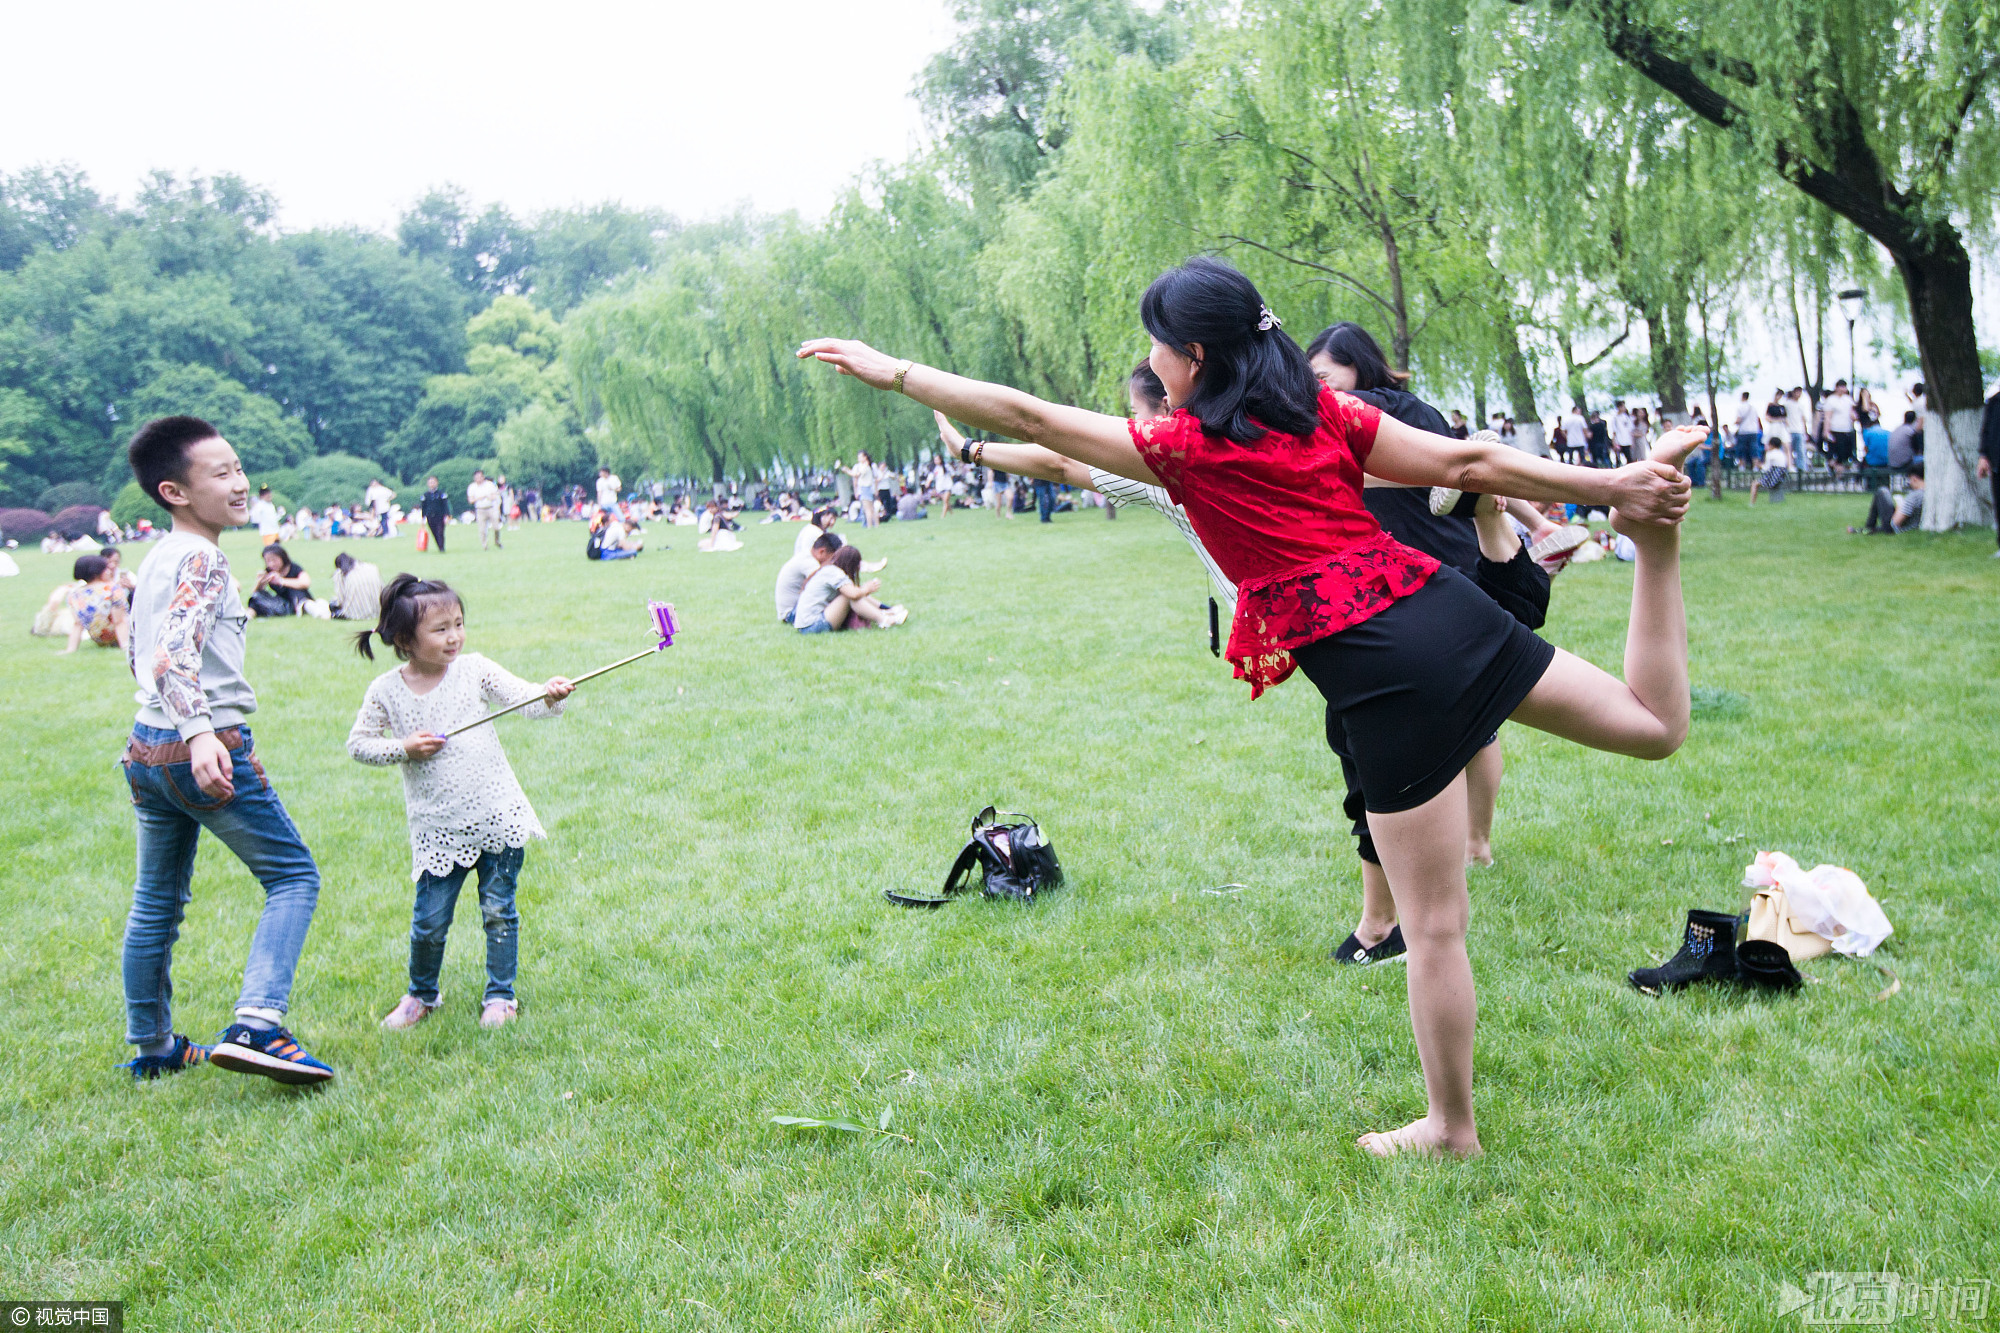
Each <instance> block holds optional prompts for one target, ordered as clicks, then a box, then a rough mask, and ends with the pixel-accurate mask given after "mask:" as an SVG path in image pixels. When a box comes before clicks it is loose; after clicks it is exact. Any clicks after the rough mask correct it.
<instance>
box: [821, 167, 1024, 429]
mask: <svg viewBox="0 0 2000 1333" xmlns="http://www.w3.org/2000/svg"><path fill="white" fill-rule="evenodd" d="M978 252H979V233H978V229H977V227H976V226H975V224H974V220H973V218H972V214H971V209H970V206H969V205H968V204H967V203H966V202H965V201H964V200H962V199H960V198H958V197H955V196H954V195H953V193H952V192H951V191H950V190H949V189H947V188H946V186H945V183H944V182H943V180H942V179H940V177H939V174H938V172H937V170H936V167H935V164H933V163H930V162H927V161H923V160H918V161H915V162H911V163H908V164H905V165H904V166H901V167H898V168H894V169H891V170H885V171H879V172H876V173H874V174H872V175H871V176H869V177H867V178H865V179H863V180H862V181H861V182H859V183H858V184H857V185H856V186H855V187H854V188H853V189H852V190H850V191H849V192H848V194H847V195H846V196H845V197H844V198H843V199H842V200H841V201H840V202H839V203H838V204H837V205H836V206H835V207H834V209H833V211H832V213H831V214H830V215H829V216H828V218H827V220H826V222H825V223H824V224H823V225H822V226H821V227H820V228H818V229H816V230H814V231H812V232H810V233H799V234H797V235H795V236H794V237H793V238H792V240H791V243H790V247H789V252H788V255H787V258H786V261H785V268H786V272H787V273H788V274H790V280H791V281H792V282H793V283H794V284H795V286H796V291H797V301H798V306H799V309H800V311H801V317H802V319H803V320H804V321H805V323H804V324H802V325H801V327H799V328H798V329H797V331H796V334H795V336H794V337H793V338H792V341H791V345H792V346H794V347H796V346H797V343H798V338H799V337H804V336H812V335H826V336H837V337H844V338H860V339H863V340H865V341H867V342H870V343H873V344H874V345H876V346H877V347H881V348H883V349H884V350H887V351H893V352H896V353H898V354H899V355H902V356H907V357H912V358H915V359H916V360H919V361H923V362H925V363H926V364H929V365H934V366H937V367H939V368H941V369H945V370H951V371H955V372H958V373H962V374H968V375H977V376H982V377H985V378H997V379H1013V378H1016V374H1015V372H1016V370H1017V366H1016V365H1015V364H1014V362H1013V359H1012V356H1011V354H1010V352H1009V348H1008V343H1009V339H1008V338H1007V336H1006V335H1005V332H1004V329H1003V324H1004V321H1003V320H1002V319H1001V317H1000V312H999V309H998V306H997V304H996V303H995V301H994V300H993V298H992V297H991V296H990V294H989V293H988V292H987V291H986V290H985V289H984V287H983V285H982V284H981V282H980V280H979V275H978V271H977V257H978ZM814 379H815V381H816V382H817V383H819V384H820V385H821V386H823V387H822V388H821V389H815V390H814V391H813V399H812V401H813V416H812V423H811V430H812V433H813V438H814V442H815V448H816V450H817V451H818V454H820V455H822V456H829V455H830V456H837V457H842V458H851V457H853V454H854V451H855V450H857V449H865V450H867V451H868V452H869V453H871V454H873V455H874V456H875V457H876V458H878V459H880V458H884V457H887V458H890V459H894V460H897V461H902V460H905V459H908V458H910V457H912V456H913V455H915V454H917V453H918V452H920V451H922V450H925V449H927V448H930V447H931V446H933V445H934V444H935V442H936V439H937V431H936V427H935V426H934V425H933V424H932V422H931V417H930V414H929V413H928V412H926V411H924V410H923V409H922V408H921V407H919V406H918V405H917V404H915V403H913V402H910V401H909V400H907V399H903V398H901V397H896V396H885V395H882V394H878V393H872V392H870V391H868V390H866V389H862V388H860V387H858V386H856V385H854V384H853V383H852V382H851V381H848V382H842V381H841V380H839V379H838V378H836V377H830V376H818V377H814Z"/></svg>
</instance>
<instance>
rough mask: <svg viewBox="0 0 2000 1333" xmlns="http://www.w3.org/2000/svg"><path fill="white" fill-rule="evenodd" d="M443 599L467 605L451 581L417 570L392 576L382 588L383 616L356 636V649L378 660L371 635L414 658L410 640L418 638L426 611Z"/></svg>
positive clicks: (401, 654) (461, 606) (401, 656)
mask: <svg viewBox="0 0 2000 1333" xmlns="http://www.w3.org/2000/svg"><path fill="white" fill-rule="evenodd" d="M443 602H450V603H451V604H452V605H454V606H456V607H458V608H459V610H460V611H463V610H464V609H465V600H464V599H463V598H462V597H460V596H459V595H458V594H457V593H456V592H453V591H452V588H451V585H450V584H448V583H446V582H445V581H444V580H442V579H420V578H418V577H417V576H416V575H415V574H398V575H396V577H395V578H393V579H390V580H389V586H388V587H386V588H384V589H382V616H381V619H379V620H377V621H376V622H375V628H374V629H372V630H370V629H365V630H362V631H361V632H360V633H359V634H357V635H355V636H354V651H355V652H357V653H360V654H361V655H362V656H363V657H365V658H367V659H368V660H369V661H371V662H372V661H374V660H375V650H374V649H373V648H372V647H370V646H369V643H368V638H369V636H370V635H373V636H375V637H376V638H378V639H380V640H382V642H383V643H385V644H387V645H389V647H391V648H393V649H395V650H396V656H397V658H399V659H400V660H402V661H405V662H407V661H409V660H410V644H412V643H413V642H415V641H416V637H417V623H418V622H419V621H421V620H422V619H423V617H424V612H426V611H428V610H430V609H431V608H432V607H434V606H437V605H439V604H440V603H443Z"/></svg>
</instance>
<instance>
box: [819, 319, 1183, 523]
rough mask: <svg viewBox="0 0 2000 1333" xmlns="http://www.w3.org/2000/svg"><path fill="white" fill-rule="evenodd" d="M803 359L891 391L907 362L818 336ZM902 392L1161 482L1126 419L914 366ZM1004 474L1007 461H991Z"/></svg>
mask: <svg viewBox="0 0 2000 1333" xmlns="http://www.w3.org/2000/svg"><path fill="white" fill-rule="evenodd" d="M799 357H800V359H802V360H803V359H804V358H806V357H813V358H815V359H817V360H820V361H824V362H826V363H827V364H829V365H831V366H833V367H834V368H835V369H836V370H838V371H840V373H841V374H843V375H852V376H854V378H856V379H858V380H860V381H861V382H862V383H863V384H866V385H868V386H869V387H871V388H875V389H891V388H894V387H895V384H896V372H897V371H898V370H901V369H902V368H903V366H904V364H905V363H904V362H902V361H899V360H897V359H896V358H895V357H892V356H887V355H885V354H883V353H881V352H878V351H876V350H875V349H874V348H872V347H870V346H869V345H868V344H867V343H864V342H856V341H854V340H853V339H849V338H814V339H811V340H810V341H808V342H806V343H804V344H803V345H801V346H800V348H799ZM903 392H904V393H905V394H907V395H909V396H910V397H912V398H914V399H916V400H917V401H918V402H920V403H922V404H923V405H924V406H926V407H929V408H932V409H934V410H936V411H939V412H943V413H944V414H945V415H946V416H949V417H952V418H954V419H956V420H959V421H963V422H966V423H967V424H969V425H973V426H977V427H978V428H979V429H981V430H990V431H993V432H994V433H995V434H999V435H1006V436H1010V437H1012V438H1013V439H1016V440H1035V441H1037V442H1039V443H1040V444H1041V445H1042V446H1043V447H1044V448H1046V449H1049V450H1051V451H1052V452H1054V453H1058V454H1061V455H1063V456H1065V457H1067V458H1073V459H1075V460H1077V461H1078V462H1080V463H1087V464H1089V465H1090V466H1092V467H1100V468H1103V469H1104V470H1105V471H1106V472H1115V473H1117V474H1118V475H1119V476H1121V477H1130V478H1132V480H1134V481H1143V482H1146V483H1148V484H1149V485H1154V486H1157V485H1159V482H1160V479H1159V478H1158V477H1156V476H1154V475H1153V470H1152V469H1151V468H1149V467H1147V466H1146V463H1145V460H1144V459H1142V458H1140V457H1139V450H1138V448H1137V447H1136V446H1135V445H1134V444H1133V443H1132V435H1131V432H1130V430H1129V429H1128V428H1127V426H1126V424H1125V418H1123V417H1114V416H1109V415H1107V414H1105V413H1103V412H1087V411H1085V410H1084V409H1082V408H1080V407H1063V406H1061V405H1059V404H1056V403H1046V402H1043V401H1042V400H1041V399H1039V398H1037V397H1035V396H1034V395H1033V394H1027V393H1022V392H1021V391H1020V390H1019V389H1010V388H1008V387H1007V386H1006V385H1004V384H988V383H986V382H984V381H983V380H972V379H967V378H965V376H963V375H952V374H949V373H947V372H945V371H942V370H936V369H933V368H932V367H930V366H920V365H915V364H911V365H910V367H909V369H908V370H907V371H906V372H905V373H904V375H903ZM992 461H993V463H994V466H996V467H998V468H1000V470H1001V471H1003V472H1005V471H1010V470H1011V469H1010V468H1009V467H1008V466H1007V464H1005V463H1002V462H1000V461H999V460H998V459H997V458H996V459H994V460H992Z"/></svg>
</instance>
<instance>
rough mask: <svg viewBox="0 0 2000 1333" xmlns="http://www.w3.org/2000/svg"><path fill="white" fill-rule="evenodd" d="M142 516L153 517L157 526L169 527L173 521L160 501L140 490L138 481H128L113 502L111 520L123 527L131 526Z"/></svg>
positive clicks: (154, 524)
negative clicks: (161, 506)
mask: <svg viewBox="0 0 2000 1333" xmlns="http://www.w3.org/2000/svg"><path fill="white" fill-rule="evenodd" d="M142 518H145V519H151V520H152V522H153V526H154V527H156V528H164V527H169V526H171V525H172V522H173V520H172V519H171V518H169V517H168V515H167V511H166V510H164V509H162V508H160V504H159V501H157V500H155V499H154V498H153V497H152V496H150V495H148V494H146V493H145V492H144V491H142V490H140V489H139V483H138V482H136V481H128V482H126V483H125V488H124V489H123V490H121V491H119V492H118V498H117V499H115V500H113V501H112V502H111V520H112V522H114V523H116V524H117V525H118V526H119V527H121V528H129V527H131V526H132V525H133V524H135V523H137V522H138V521H139V520H140V519H142Z"/></svg>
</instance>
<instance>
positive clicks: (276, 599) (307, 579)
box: [249, 542, 312, 616]
mask: <svg viewBox="0 0 2000 1333" xmlns="http://www.w3.org/2000/svg"><path fill="white" fill-rule="evenodd" d="M311 587H312V575H310V574H308V573H306V572H305V570H304V569H302V568H300V566H299V563H298V561H296V560H294V559H292V557H291V556H290V555H288V554H286V552H285V548H284V547H282V546H280V545H278V544H277V543H276V542H272V543H271V544H270V545H269V546H266V547H265V548H264V570H263V572H262V573H261V574H259V575H258V576H257V583H256V586H255V587H254V588H252V590H251V593H250V602H249V607H250V614H251V615H252V616H295V615H297V614H298V613H299V608H300V607H301V606H304V605H305V604H306V602H308V601H309V600H311V594H310V593H309V592H308V591H307V589H309V588H311Z"/></svg>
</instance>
